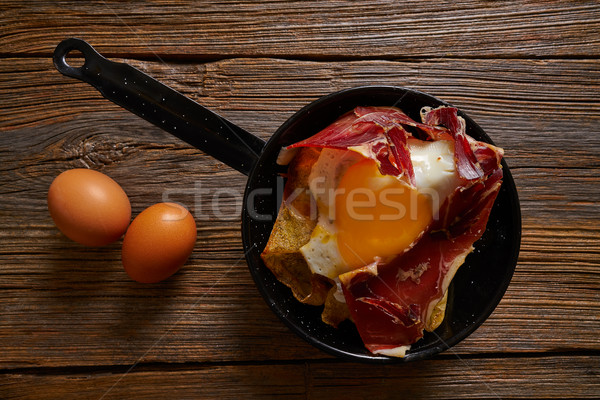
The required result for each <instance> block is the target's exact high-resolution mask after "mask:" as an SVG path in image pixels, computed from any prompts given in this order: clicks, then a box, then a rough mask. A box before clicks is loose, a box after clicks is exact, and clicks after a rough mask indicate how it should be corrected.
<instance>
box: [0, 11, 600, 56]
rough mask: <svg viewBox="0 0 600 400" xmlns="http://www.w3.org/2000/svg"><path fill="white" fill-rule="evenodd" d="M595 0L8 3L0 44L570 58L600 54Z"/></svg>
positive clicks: (38, 48) (9, 49) (195, 52)
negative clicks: (70, 40) (81, 42)
mask: <svg viewBox="0 0 600 400" xmlns="http://www.w3.org/2000/svg"><path fill="white" fill-rule="evenodd" d="M599 11H600V6H599V5H598V2H597V1H593V0H588V1H558V0H555V1H540V0H537V1H525V2H518V3H515V2H510V1H499V2H497V1H494V2H489V1H475V0H462V1H450V0H445V1H438V2H436V3H435V5H432V4H430V3H428V2H422V1H416V0H413V1H403V2H390V1H386V0H376V1H370V2H368V3H361V2H352V1H327V2H302V1H261V2H254V1H242V2H240V1H203V2H202V3H201V4H198V3H197V2H194V1H175V0H163V1H149V2H141V3H134V4H130V3H128V2H119V1H114V0H111V1H101V2H96V3H92V4H89V5H88V4H83V3H81V2H78V1H74V0H71V1H57V2H45V1H30V0H28V1H20V2H18V3H17V2H11V3H9V5H8V6H7V7H4V9H3V12H2V14H0V36H1V37H2V41H1V42H0V53H3V54H23V55H32V54H35V55H39V54H44V55H48V54H49V53H50V52H51V51H52V50H53V49H54V47H55V46H56V44H57V43H58V42H59V41H61V40H62V39H64V38H66V37H69V36H77V37H81V38H82V39H86V40H89V41H91V42H92V43H93V44H94V45H96V46H98V48H99V49H100V50H101V51H103V52H105V53H107V54H113V55H114V54H122V53H124V52H125V53H127V54H132V55H135V56H136V57H149V58H152V59H157V58H158V57H161V58H165V57H177V58H194V59H199V58H223V57H232V56H246V57H255V56H277V57H292V58H311V59H315V58H321V59H322V58H328V57H346V58H361V59H364V58H369V57H371V58H373V57H377V58H398V57H436V58H440V57H454V56H459V57H460V56H465V55H468V56H478V57H481V56H484V57H544V56H553V57H569V56H580V57H581V56H583V57H590V56H598V55H599V54H600V13H599Z"/></svg>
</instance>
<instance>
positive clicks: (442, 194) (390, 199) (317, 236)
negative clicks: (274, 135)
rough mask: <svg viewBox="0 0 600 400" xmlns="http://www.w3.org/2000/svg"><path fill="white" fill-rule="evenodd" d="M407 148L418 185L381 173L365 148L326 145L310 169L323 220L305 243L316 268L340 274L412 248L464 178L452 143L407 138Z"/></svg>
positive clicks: (304, 251)
mask: <svg viewBox="0 0 600 400" xmlns="http://www.w3.org/2000/svg"><path fill="white" fill-rule="evenodd" d="M408 148H409V151H410V157H411V161H412V164H413V169H414V173H415V182H416V185H415V186H416V187H415V188H412V187H410V186H409V185H408V184H407V183H406V182H405V181H404V180H403V179H400V178H398V177H396V176H392V175H383V174H381V172H380V171H379V168H378V165H377V163H376V161H375V160H373V159H371V158H368V157H365V156H364V155H363V154H361V152H360V150H359V149H351V150H337V149H330V148H325V149H323V151H322V152H321V155H320V156H319V159H318V160H317V162H316V163H315V164H314V166H313V168H312V170H311V173H310V176H309V189H310V191H311V193H312V195H313V197H314V198H315V200H316V203H317V209H318V220H317V225H316V227H315V228H314V230H313V232H312V234H311V237H310V240H309V241H308V243H306V244H305V245H304V246H303V247H302V248H301V249H300V251H301V253H302V255H303V256H304V258H305V259H306V262H307V263H308V265H309V267H310V269H311V271H312V272H313V273H316V274H320V275H323V276H326V277H328V278H330V279H336V278H337V277H338V276H339V275H340V274H342V273H345V272H348V271H351V270H353V269H356V268H360V267H363V266H366V265H368V264H370V263H372V262H373V261H375V260H378V259H380V260H382V261H384V262H385V261H388V260H390V259H392V258H394V257H395V256H397V255H399V254H402V253H403V252H405V251H406V250H408V249H410V248H411V247H412V246H413V245H414V244H415V243H416V241H418V239H419V238H420V237H421V235H422V234H423V232H425V230H426V229H427V227H428V226H429V225H430V224H431V223H432V222H433V220H434V218H437V214H438V211H439V209H440V206H441V205H442V204H443V203H444V201H445V200H446V198H447V197H448V196H449V195H450V194H451V193H452V192H453V191H454V190H455V189H456V188H457V187H458V186H459V185H460V182H461V179H460V178H459V176H458V173H457V171H456V168H455V162H454V143H453V142H452V141H448V140H438V141H422V140H419V139H415V138H409V140H408ZM353 150H354V151H353ZM357 150H358V151H357Z"/></svg>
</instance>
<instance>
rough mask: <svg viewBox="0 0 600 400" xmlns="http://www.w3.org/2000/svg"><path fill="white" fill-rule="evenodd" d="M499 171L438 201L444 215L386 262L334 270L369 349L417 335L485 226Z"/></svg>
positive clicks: (381, 349)
mask: <svg viewBox="0 0 600 400" xmlns="http://www.w3.org/2000/svg"><path fill="white" fill-rule="evenodd" d="M501 177H502V170H501V169H498V170H497V171H496V172H495V173H494V174H493V175H492V176H490V177H489V178H488V179H486V180H485V181H484V182H480V183H477V184H475V185H472V186H471V187H469V188H468V189H466V190H463V191H461V190H457V191H456V192H455V193H454V195H453V196H452V197H451V198H449V199H448V201H447V203H448V204H447V205H446V206H445V207H443V210H446V211H443V212H444V213H446V214H448V215H440V220H439V221H440V222H439V225H437V226H432V229H431V230H430V232H428V233H426V234H425V235H424V236H423V237H422V238H421V239H420V240H419V242H418V243H417V244H416V245H415V247H413V248H412V249H410V250H409V251H408V252H406V253H404V254H402V255H400V256H399V257H397V258H396V259H394V260H393V261H391V262H390V263H388V264H386V265H378V263H374V264H372V265H369V266H366V267H363V268H361V269H358V270H354V271H351V272H349V273H346V274H342V275H340V281H341V282H342V288H343V291H344V296H345V299H346V303H347V304H348V307H349V309H350V314H351V315H352V318H353V320H354V323H355V324H356V327H357V329H358V331H359V333H360V335H361V338H362V340H363V342H364V343H365V346H366V347H367V348H368V349H369V351H371V352H373V353H379V354H389V355H398V354H397V352H398V351H400V352H402V353H403V351H404V350H406V348H407V346H409V345H410V344H412V343H414V342H416V341H417V340H419V339H420V338H421V337H422V336H423V331H424V329H426V328H427V324H428V321H429V318H430V317H431V315H432V312H433V309H434V307H435V305H436V304H437V303H438V302H439V301H440V300H441V299H442V298H443V297H444V295H445V293H446V291H447V289H448V286H449V284H450V281H451V280H452V278H453V277H454V274H455V273H456V271H457V270H458V268H459V267H460V266H461V265H462V264H463V262H464V260H465V257H466V256H467V255H468V254H469V253H470V252H471V251H472V250H473V243H475V241H477V240H478V239H479V238H480V237H481V235H482V234H483V232H484V231H485V226H486V224H487V220H488V217H489V214H490V211H491V208H492V205H493V203H494V200H495V198H496V196H497V194H498V191H499V189H500V184H501ZM471 201H474V203H471ZM457 209H458V211H457ZM450 214H451V215H453V216H454V218H450ZM448 221H452V223H448ZM401 355H402V354H401Z"/></svg>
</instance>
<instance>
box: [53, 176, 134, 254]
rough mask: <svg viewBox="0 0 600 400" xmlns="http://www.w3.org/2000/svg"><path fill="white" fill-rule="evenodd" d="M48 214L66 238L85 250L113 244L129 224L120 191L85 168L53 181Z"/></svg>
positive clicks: (127, 207)
mask: <svg viewBox="0 0 600 400" xmlns="http://www.w3.org/2000/svg"><path fill="white" fill-rule="evenodd" d="M48 211H50V216H51V217H52V219H53V220H54V223H55V224H56V226H57V227H58V229H59V230H60V231H61V232H62V233H64V234H65V236H67V237H68V238H70V239H72V240H74V241H76V242H79V243H81V244H83V245H86V246H104V245H107V244H109V243H112V242H114V241H116V240H117V239H119V238H120V237H121V236H122V235H123V233H125V231H126V230H127V226H128V225H129V222H130V221H131V205H130V203H129V198H128V197H127V194H126V193H125V191H124V190H123V188H121V186H119V184H118V183H117V182H115V181H114V180H113V179H111V178H110V177H108V176H106V175H104V174H103V173H101V172H98V171H94V170H91V169H84V168H76V169H71V170H68V171H64V172H63V173H61V174H60V175H58V176H57V177H56V178H55V179H54V181H53V182H52V184H51V185H50V188H49V190H48Z"/></svg>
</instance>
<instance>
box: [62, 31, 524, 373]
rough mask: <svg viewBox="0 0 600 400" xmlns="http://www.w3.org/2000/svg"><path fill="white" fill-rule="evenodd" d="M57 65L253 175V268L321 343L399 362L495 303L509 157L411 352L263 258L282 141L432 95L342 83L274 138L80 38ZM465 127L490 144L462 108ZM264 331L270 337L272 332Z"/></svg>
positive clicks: (508, 265) (512, 191)
mask: <svg viewBox="0 0 600 400" xmlns="http://www.w3.org/2000/svg"><path fill="white" fill-rule="evenodd" d="M73 50H78V51H80V52H81V53H82V54H83V56H84V58H85V61H84V64H83V65H82V66H81V67H78V68H75V67H71V66H69V65H68V64H67V63H66V61H65V58H66V56H67V54H68V53H69V52H71V51H73ZM54 65H55V66H56V68H57V69H58V70H59V71H60V72H61V73H63V74H64V75H67V76H70V77H73V78H77V79H80V80H82V81H84V82H87V83H89V84H91V85H92V86H94V87H95V88H96V89H98V90H99V91H100V93H102V95H104V97H106V98H107V99H109V100H111V101H112V102H114V103H116V104H118V105H120V106H122V107H124V108H126V109H127V110H129V111H131V112H133V113H134V114H137V115H139V116H140V117H142V118H144V119H145V120H147V121H149V122H151V123H153V124H154V125H156V126H158V127H160V128H162V129H164V130H166V131H167V132H169V133H171V134H173V135H175V136H177V137H178V138H180V139H182V140H184V141H186V142H188V143H190V144H191V145H193V146H195V147H197V148H198V149H200V150H202V151H204V152H206V153H208V154H210V155H211V156H213V157H215V158H216V159H218V160H220V161H222V162H224V163H226V164H227V165H229V166H231V167H232V168H235V169H236V170H238V171H240V172H241V173H243V174H245V175H248V183H247V185H246V190H245V194H244V203H243V204H244V205H243V210H242V239H243V244H244V250H245V252H246V260H247V262H248V267H249V268H250V272H251V274H252V277H253V278H254V281H255V282H256V285H257V287H258V289H259V290H260V292H261V294H262V295H263V297H264V299H265V301H266V302H267V304H268V305H269V306H270V307H271V309H272V310H273V311H274V312H275V314H277V315H278V316H279V317H280V318H281V319H282V320H283V321H284V322H285V323H286V324H287V325H288V326H289V327H290V328H291V329H292V330H293V331H294V332H295V333H297V334H298V335H299V336H301V337H302V338H304V339H305V340H306V341H308V342H309V343H311V344H313V345H314V346H316V347H318V348H320V349H322V350H324V351H327V352H329V353H331V354H333V355H336V356H339V357H342V358H345V359H349V360H352V361H363V362H373V363H392V362H404V361H410V360H418V359H423V358H427V357H431V356H432V355H434V354H437V353H439V352H440V351H443V350H446V349H448V348H449V347H451V346H453V345H455V344H456V343H458V342H459V341H461V340H462V339H464V338H465V337H467V336H468V335H469V334H471V333H472V332H473V331H474V330H475V329H476V328H477V327H478V326H479V325H481V324H482V323H483V322H484V321H485V319H486V318H487V317H488V316H489V315H490V314H491V313H492V311H493V310H494V309H495V308H496V305H497V304H498V303H499V302H500V299H501V298H502V296H503V295H504V292H505V291H506V288H507V287H508V284H509V282H510V279H511V277H512V275H513V271H514V269H515V266H516V263H517V257H518V253H519V246H520V241H521V214H520V208H519V200H518V197H517V190H516V188H515V184H514V181H513V179H512V176H511V174H510V171H509V169H508V166H507V165H506V163H505V162H504V161H503V162H502V166H503V168H504V183H503V184H502V188H501V190H500V193H499V195H498V198H497V200H496V203H495V204H494V208H493V210H492V214H491V216H490V219H489V222H488V226H487V229H486V232H485V234H484V235H483V237H482V238H481V239H480V240H479V241H478V242H477V243H476V245H475V247H476V250H475V252H473V253H472V254H470V255H469V256H468V257H467V260H466V262H465V264H464V265H463V266H462V267H461V268H460V269H459V271H458V273H457V274H456V276H455V278H454V280H453V281H452V284H451V285H450V289H449V294H448V304H447V308H446V318H445V319H444V322H443V323H442V324H441V326H440V327H439V328H438V329H437V330H436V331H435V332H433V333H426V334H425V337H424V338H423V339H421V340H420V341H419V342H417V343H416V344H414V345H413V346H412V348H411V350H410V351H409V352H408V353H407V355H406V357H404V358H401V359H400V358H391V357H384V356H375V355H372V354H370V353H369V352H368V351H367V350H366V349H365V348H364V346H363V344H362V341H361V340H360V337H359V336H358V332H357V331H356V328H355V327H354V325H353V324H352V323H351V322H349V321H345V322H343V323H342V324H341V325H340V327H339V328H337V329H336V328H332V327H330V326H328V325H326V324H324V323H323V322H321V308H320V307H314V306H308V305H304V304H301V303H299V302H298V301H296V300H295V299H294V297H293V296H292V294H291V292H290V290H289V289H288V288H287V287H285V286H284V285H282V284H281V283H279V282H278V281H277V279H275V277H274V276H273V275H272V274H271V272H270V271H269V270H268V269H267V268H266V267H265V265H264V264H263V262H262V260H261V258H260V253H261V252H262V250H263V249H264V247H265V245H266V243H267V240H268V238H269V235H270V233H271V229H272V227H273V223H274V221H275V217H276V216H277V211H278V209H279V202H280V201H281V199H280V195H278V193H277V188H278V187H279V188H281V186H282V185H281V182H279V184H278V180H280V179H281V178H280V173H281V172H283V171H284V169H282V167H280V166H278V165H277V164H276V159H277V155H278V154H279V151H280V149H281V147H282V146H287V145H290V144H292V143H295V142H297V141H299V140H301V139H305V138H307V137H309V136H311V135H313V134H315V133H317V132H318V131H320V130H321V129H323V128H325V127H326V126H328V125H329V124H331V123H332V122H333V121H334V120H336V119H337V118H338V117H339V116H341V115H342V114H344V113H346V112H347V111H350V110H352V109H353V108H355V107H356V106H360V105H361V106H367V105H370V106H392V105H393V106H396V107H399V108H400V109H402V110H403V111H404V112H405V113H407V114H408V115H409V116H410V117H411V118H413V119H414V120H420V114H419V111H420V109H421V107H423V106H431V107H437V106H440V105H449V104H447V103H445V102H443V101H441V100H438V99H436V98H435V97H432V96H430V95H427V94H425V93H421V92H418V91H415V90H410V89H405V88H399V87H392V86H364V87H357V88H352V89H347V90H342V91H339V92H336V93H332V94H330V95H327V96H324V97H321V98H320V99H318V100H316V101H314V102H312V103H310V104H309V105H307V106H305V107H304V108H302V109H301V110H300V111H298V112H297V113H296V114H294V115H293V116H292V117H291V118H289V119H288V120H287V121H286V122H285V123H284V124H283V125H281V127H279V129H278V130H277V131H276V132H275V133H274V134H273V136H272V137H271V139H270V140H269V141H268V142H266V143H265V142H264V141H263V140H262V139H259V138H257V137H256V136H253V135H251V134H250V133H248V132H246V131H245V130H244V129H242V128H240V127H238V126H236V125H235V124H233V123H231V122H229V121H227V120H226V119H224V118H222V117H220V116H219V115H217V114H215V113H213V112H212V111H210V110H208V109H206V108H204V107H202V106H201V105H199V104H198V103H196V102H194V101H192V100H190V99H189V98H187V97H185V96H183V95H182V94H180V93H178V92H176V91H175V90H173V89H170V88H169V87H167V86H165V85H163V84H161V83H159V82H158V81H156V80H154V79H153V78H151V77H149V76H148V75H146V74H144V73H143V72H141V71H139V70H137V69H135V68H133V67H132V66H130V65H127V64H122V63H115V62H112V61H108V60H107V59H105V58H104V57H102V56H101V55H100V54H98V53H97V52H96V51H95V50H94V49H93V48H92V47H91V46H90V45H89V44H87V43H86V42H85V41H83V40H80V39H66V40H64V41H63V42H61V43H60V44H59V45H58V46H57V47H56V50H55V52H54ZM459 114H460V115H461V116H462V117H463V118H464V119H465V121H466V123H467V134H469V135H470V136H472V137H474V138H475V139H478V140H482V141H485V142H488V143H492V141H491V139H490V138H489V137H488V136H487V135H486V134H485V132H484V131H483V130H482V129H481V128H480V127H479V126H478V125H477V124H476V123H475V122H473V120H471V119H470V118H469V117H468V116H467V115H465V114H464V113H462V112H459ZM268 334H269V333H268V332H265V335H268Z"/></svg>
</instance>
